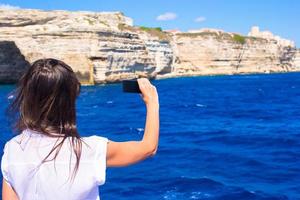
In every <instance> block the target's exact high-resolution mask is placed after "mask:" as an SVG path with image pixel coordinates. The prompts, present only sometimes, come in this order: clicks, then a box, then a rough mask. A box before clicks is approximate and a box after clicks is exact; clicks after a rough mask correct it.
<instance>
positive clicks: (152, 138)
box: [106, 78, 159, 167]
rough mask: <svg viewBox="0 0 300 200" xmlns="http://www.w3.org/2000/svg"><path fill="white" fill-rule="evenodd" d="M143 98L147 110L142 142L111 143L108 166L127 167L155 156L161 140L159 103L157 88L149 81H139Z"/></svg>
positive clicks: (141, 79)
mask: <svg viewBox="0 0 300 200" xmlns="http://www.w3.org/2000/svg"><path fill="white" fill-rule="evenodd" d="M138 83H139V88H140V90H141V92H142V94H141V97H142V99H143V100H144V102H145V105H146V108H147V115H146V124H145V129H144V130H145V131H144V136H143V139H142V140H141V141H128V142H114V141H109V142H108V147H107V160H106V162H107V166H108V167H120V166H127V165H130V164H133V163H136V162H138V161H141V160H144V159H145V158H147V157H149V156H153V155H154V154H155V153H156V151H157V147H158V138H159V101H158V94H157V91H156V88H155V86H153V85H152V84H151V83H150V82H149V80H148V79H146V78H140V79H138Z"/></svg>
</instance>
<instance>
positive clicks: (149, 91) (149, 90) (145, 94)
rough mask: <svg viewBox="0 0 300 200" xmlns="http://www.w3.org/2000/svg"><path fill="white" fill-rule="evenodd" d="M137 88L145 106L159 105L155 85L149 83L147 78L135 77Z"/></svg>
mask: <svg viewBox="0 0 300 200" xmlns="http://www.w3.org/2000/svg"><path fill="white" fill-rule="evenodd" d="M137 81H138V84H139V88H140V90H141V92H142V94H141V97H142V99H143V101H144V102H145V104H146V106H148V105H152V104H154V105H159V100H158V94H157V91H156V87H155V86H154V85H152V84H151V83H150V81H149V80H148V79H147V78H139V79H137Z"/></svg>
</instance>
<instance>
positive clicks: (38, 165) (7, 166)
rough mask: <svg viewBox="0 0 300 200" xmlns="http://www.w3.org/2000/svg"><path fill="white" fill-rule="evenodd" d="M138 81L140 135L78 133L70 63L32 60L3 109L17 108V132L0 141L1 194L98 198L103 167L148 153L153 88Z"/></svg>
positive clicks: (154, 137)
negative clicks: (142, 118) (0, 145)
mask: <svg viewBox="0 0 300 200" xmlns="http://www.w3.org/2000/svg"><path fill="white" fill-rule="evenodd" d="M138 84H139V88H140V90H141V93H142V94H141V97H142V99H143V101H144V102H145V105H146V108H147V116H146V124H145V132H144V136H143V139H142V140H141V141H127V142H114V141H111V140H108V139H107V138H104V137H100V136H90V137H80V135H79V133H78V130H77V125H76V111H75V101H76V97H77V96H78V95H79V92H80V83H79V81H78V79H77V78H76V76H75V74H74V72H73V71H72V69H71V67H70V66H68V65H67V64H65V63H64V62H62V61H59V60H56V59H41V60H37V61H36V62H34V63H33V64H32V66H31V67H30V68H29V69H28V70H27V71H26V73H25V74H24V75H23V76H22V78H21V79H20V81H19V84H18V86H17V89H16V90H15V95H14V96H15V99H14V101H13V103H12V104H11V106H10V109H9V110H10V111H11V112H13V113H18V115H17V120H16V129H17V130H18V132H19V134H18V135H17V136H15V137H13V138H12V139H11V140H10V141H8V142H7V143H6V144H5V147H4V154H3V157H2V160H1V170H2V175H3V187H2V188H3V189H2V199H3V200H12V199H19V200H34V199H39V200H40V199H43V200H46V199H55V200H60V199H62V200H79V199H80V200H83V199H89V200H92V199H93V200H96V199H100V197H99V191H98V186H99V185H102V184H104V182H105V171H106V167H116V166H117V167H121V166H128V165H131V164H134V163H136V162H139V161H141V160H143V159H145V158H147V157H149V156H152V155H154V154H155V153H156V151H157V146H158V138H159V100H158V94H157V91H156V88H155V86H153V85H151V83H150V82H149V80H147V79H146V78H140V79H138ZM71 169H72V170H71ZM71 171H72V173H71Z"/></svg>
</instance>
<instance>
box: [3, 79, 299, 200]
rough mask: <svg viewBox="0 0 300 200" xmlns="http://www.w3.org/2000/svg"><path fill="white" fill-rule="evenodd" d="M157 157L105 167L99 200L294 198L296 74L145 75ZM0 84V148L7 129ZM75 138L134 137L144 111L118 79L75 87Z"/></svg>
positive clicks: (6, 93)
mask: <svg viewBox="0 0 300 200" xmlns="http://www.w3.org/2000/svg"><path fill="white" fill-rule="evenodd" d="M152 83H153V84H154V85H155V86H156V87H157V90H158V93H159V100H160V122H161V124H160V142H159V149H158V152H157V155H156V156H155V157H152V158H149V159H147V160H145V161H143V162H141V163H139V164H136V165H133V166H129V167H125V168H109V169H107V177H106V178H107V179H106V183H105V185H104V186H101V187H100V196H101V199H103V200H160V199H161V200H175V199H208V200H217V199H218V200H235V199H237V200H244V199H245V200H246V199H247V200H248V199H249V200H250V199H251V200H252V199H253V200H279V199H293V200H294V199H300V73H287V74H265V75H234V76H202V77H182V78H172V79H164V80H155V81H152ZM13 88H14V86H13V85H1V86H0V121H1V123H0V134H1V135H0V139H1V140H0V148H1V149H2V148H3V145H4V143H5V141H6V140H8V139H9V138H10V137H11V136H12V134H11V130H10V127H9V125H8V122H7V119H6V118H5V114H4V110H5V108H6V106H7V104H8V101H9V92H10V91H11V90H12V89H13ZM77 114H78V127H79V130H80V133H81V134H82V135H83V136H88V135H94V134H96V135H100V136H104V137H107V138H109V139H110V140H115V141H125V140H139V139H141V138H142V135H143V131H144V125H145V117H146V115H145V114H146V109H145V105H144V103H143V101H142V99H141V97H140V95H139V94H130V93H123V92H122V85H121V84H111V85H105V86H103V85H99V86H85V87H82V91H81V95H80V97H79V99H78V103H77Z"/></svg>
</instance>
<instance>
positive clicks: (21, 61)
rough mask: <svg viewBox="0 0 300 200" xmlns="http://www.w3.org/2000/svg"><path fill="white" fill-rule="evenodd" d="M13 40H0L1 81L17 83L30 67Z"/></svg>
mask: <svg viewBox="0 0 300 200" xmlns="http://www.w3.org/2000/svg"><path fill="white" fill-rule="evenodd" d="M29 65H30V64H29V62H27V61H26V60H25V57H24V56H23V55H22V53H21V51H20V49H19V48H18V47H17V45H16V44H15V42H13V41H0V83H16V82H17V81H18V80H19V78H20V77H21V76H22V74H23V72H24V71H25V70H26V68H27V67H29Z"/></svg>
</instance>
